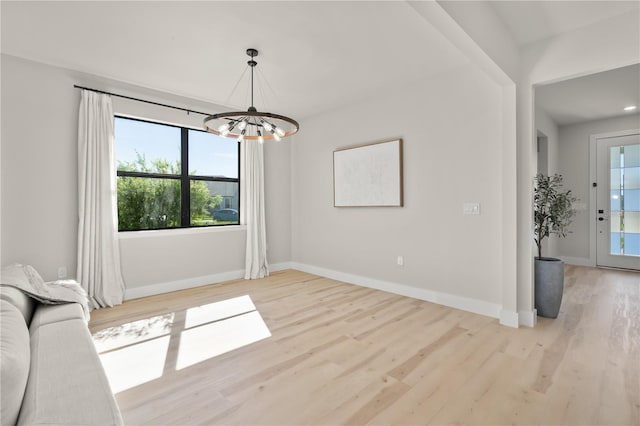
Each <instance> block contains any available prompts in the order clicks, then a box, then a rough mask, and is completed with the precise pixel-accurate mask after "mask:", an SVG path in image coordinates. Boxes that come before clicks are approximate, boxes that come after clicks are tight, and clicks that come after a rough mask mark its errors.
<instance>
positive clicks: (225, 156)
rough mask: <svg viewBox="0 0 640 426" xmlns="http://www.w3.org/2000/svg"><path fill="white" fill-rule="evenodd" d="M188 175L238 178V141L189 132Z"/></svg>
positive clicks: (199, 132)
mask: <svg viewBox="0 0 640 426" xmlns="http://www.w3.org/2000/svg"><path fill="white" fill-rule="evenodd" d="M189 174H190V175H198V176H212V177H227V178H234V179H235V178H238V141H236V140H235V139H228V138H221V137H219V136H216V135H214V134H212V133H208V132H202V131H198V130H189Z"/></svg>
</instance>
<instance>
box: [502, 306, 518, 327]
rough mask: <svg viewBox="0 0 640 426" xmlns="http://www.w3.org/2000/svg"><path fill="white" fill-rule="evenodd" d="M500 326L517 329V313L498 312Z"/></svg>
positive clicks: (503, 310)
mask: <svg viewBox="0 0 640 426" xmlns="http://www.w3.org/2000/svg"><path fill="white" fill-rule="evenodd" d="M500 324H502V325H506V326H507V327H513V328H518V326H519V325H520V318H519V315H518V313H517V312H514V311H507V310H506V309H502V310H501V311H500Z"/></svg>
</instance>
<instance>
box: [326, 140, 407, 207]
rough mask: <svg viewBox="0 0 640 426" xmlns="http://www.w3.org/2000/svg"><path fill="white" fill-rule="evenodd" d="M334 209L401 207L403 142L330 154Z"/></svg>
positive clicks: (349, 149) (389, 142)
mask: <svg viewBox="0 0 640 426" xmlns="http://www.w3.org/2000/svg"><path fill="white" fill-rule="evenodd" d="M333 182H334V206H335V207H375V206H395V207H398V206H402V139H395V140H391V141H386V142H379V143H373V144H369V145H363V146H358V147H354V148H345V149H340V150H336V151H334V152H333Z"/></svg>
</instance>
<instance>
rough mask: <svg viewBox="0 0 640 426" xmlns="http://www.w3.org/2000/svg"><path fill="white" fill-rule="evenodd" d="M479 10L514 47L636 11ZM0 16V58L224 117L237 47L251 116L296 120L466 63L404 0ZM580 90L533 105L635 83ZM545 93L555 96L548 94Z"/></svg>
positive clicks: (560, 108) (24, 10)
mask: <svg viewBox="0 0 640 426" xmlns="http://www.w3.org/2000/svg"><path fill="white" fill-rule="evenodd" d="M488 3H489V4H490V5H491V7H492V9H493V10H494V11H495V12H496V14H497V15H498V16H499V17H500V18H501V19H502V20H504V22H505V25H506V26H507V27H508V29H509V30H510V31H511V33H512V35H513V37H514V40H515V41H516V43H517V44H519V45H523V44H526V43H529V42H532V41H536V40H541V39H544V38H548V37H553V36H555V35H558V34H560V33H563V32H567V31H571V30H574V29H576V28H579V27H583V26H586V25H590V24H593V23H594V22H597V21H599V20H602V19H607V18H610V17H613V16H617V15H620V14H624V13H640V8H639V7H640V2H639V1H622V2H621V1H491V2H488ZM0 8H1V18H2V21H1V36H2V38H1V41H2V45H1V50H2V53H6V54H10V55H14V56H19V57H23V58H26V59H31V60H34V61H38V62H44V63H48V64H51V65H56V66H60V67H64V68H70V69H74V70H78V71H82V72H85V73H89V74H93V75H96V76H100V77H106V78H109V79H113V80H117V81H121V82H125V83H129V84H134V85H137V86H141V87H145V88H150V89H155V90H159V91H162V92H166V93H171V94H174V95H179V96H184V97H187V98H191V99H197V100H202V101H206V102H212V103H215V104H222V105H227V106H229V107H233V108H241V109H246V108H247V107H248V105H249V90H248V82H249V80H248V75H247V74H245V75H244V78H243V79H242V80H240V84H239V85H238V87H237V89H236V90H235V91H233V96H230V95H231V94H232V89H233V88H234V86H235V85H236V83H238V82H239V79H240V77H241V75H242V73H243V72H244V71H245V70H246V69H247V65H246V61H247V60H248V59H249V58H248V57H247V56H246V54H245V50H246V49H247V48H248V47H254V48H257V49H259V50H260V55H259V56H258V57H257V58H256V60H257V62H258V67H257V68H256V71H257V77H258V79H257V84H256V100H255V105H256V107H258V109H260V110H269V111H271V112H276V113H279V114H285V115H290V116H293V117H295V118H297V119H300V118H304V117H307V116H310V115H313V114H318V113H321V112H323V111H327V110H330V109H332V108H335V107H337V106H342V105H346V104H351V103H355V102H358V101H362V100H365V99H367V98H368V97H370V96H371V93H377V92H379V91H389V90H394V89H395V88H397V87H399V86H404V85H410V84H412V83H414V82H416V81H419V80H421V79H425V78H428V77H430V76H433V75H435V74H438V73H442V72H447V71H449V70H452V69H455V68H457V67H460V66H462V65H464V64H466V63H468V59H467V58H465V57H464V56H463V55H462V54H461V53H460V52H459V51H458V50H457V49H455V48H454V47H453V46H452V45H451V44H450V43H449V42H448V41H447V40H446V39H445V38H444V37H443V36H442V35H441V34H440V33H439V32H438V31H437V30H435V29H434V28H433V27H432V26H431V25H430V24H429V23H428V22H427V21H426V20H424V19H423V18H422V17H421V16H420V15H419V14H418V13H417V12H416V11H415V10H414V9H413V8H412V7H411V5H410V4H408V3H407V2H404V1H390V2H384V1H371V2H369V1H356V2H347V1H324V2H323V1H318V2H312V1H284V2H271V1H256V2H247V1H235V2H233V1H226V2H225V1H198V2H189V1H159V2H155V1H141V2H109V1H106V2H98V1H71V2H57V1H43V2H34V1H15V2H14V1H4V0H3V1H1V2H0ZM636 70H637V68H636ZM636 72H637V71H636ZM636 77H638V75H637V74H636ZM585 81H586V82H585V83H582V85H581V86H580V87H578V88H571V87H573V86H572V83H570V82H564V83H559V85H558V86H555V85H553V86H550V87H548V88H540V90H538V99H541V100H542V102H545V108H546V109H548V110H549V111H550V113H551V114H552V115H553V118H554V119H557V120H559V121H563V120H574V119H575V117H576V116H580V117H586V116H587V115H588V116H589V117H593V116H595V115H597V114H605V115H607V116H611V114H612V111H613V110H612V109H608V110H607V112H603V111H599V112H597V111H596V109H597V108H596V107H595V106H593V105H592V103H593V102H595V100H596V99H597V100H598V103H599V104H600V105H601V106H605V105H615V109H616V111H617V110H619V108H618V104H620V103H621V102H622V103H624V102H627V100H626V99H623V98H616V99H614V98H613V94H616V93H620V96H623V97H624V96H626V97H628V95H629V93H635V94H636V95H637V92H638V90H637V87H638V86H637V82H638V81H637V79H636V80H635V83H636V85H635V86H628V87H626V86H625V87H623V84H622V82H623V81H624V82H631V83H630V84H633V71H630V74H627V75H626V78H625V79H624V80H623V79H619V78H618V77H615V78H611V79H606V78H605V77H604V76H603V77H602V78H601V79H598V80H585ZM605 81H608V82H609V83H605ZM565 84H567V85H568V86H567V88H566V89H563V88H564V85H565ZM575 84H578V83H575ZM605 84H606V85H608V84H616V89H615V90H613V89H606V90H603V89H602V88H604V87H605ZM607 87H608V86H607ZM107 89H108V88H107ZM556 90H558V93H560V90H566V92H563V93H565V94H564V95H555V96H554V95H552V94H547V92H549V93H551V92H552V91H556ZM263 93H264V95H263ZM568 93H572V95H569V94H568ZM590 93H592V94H590ZM616 96H617V95H616ZM573 98H575V99H576V100H571V99H573ZM586 98H588V99H590V100H591V101H589V102H587V101H585V100H584V99H586ZM545 99H547V100H545ZM579 99H581V100H579ZM592 101H593V102H592ZM587 106H589V108H587V109H586V110H585V111H582V112H579V109H580V108H586V107H587ZM639 106H640V105H639ZM554 108H555V109H554ZM607 108H609V107H607ZM556 115H557V117H556ZM572 117H573V118H572Z"/></svg>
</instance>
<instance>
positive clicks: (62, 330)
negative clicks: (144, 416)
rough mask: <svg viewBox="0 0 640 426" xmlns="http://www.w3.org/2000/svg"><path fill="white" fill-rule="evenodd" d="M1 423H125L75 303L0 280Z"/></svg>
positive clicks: (83, 318) (84, 320) (78, 307)
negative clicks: (46, 299)
mask: <svg viewBox="0 0 640 426" xmlns="http://www.w3.org/2000/svg"><path fill="white" fill-rule="evenodd" d="M0 325H1V329H0V356H1V359H0V369H1V377H0V379H1V380H0V398H1V401H0V424H2V425H13V424H20V425H53V424H55V425H120V424H123V422H122V417H121V415H120V411H119V409H118V406H117V404H116V401H115V398H114V396H113V393H112V392H111V388H110V386H109V382H108V380H107V377H106V375H105V372H104V369H103V368H102V364H101V362H100V358H99V357H98V354H97V352H96V349H95V346H94V344H93V340H92V338H91V335H90V333H89V329H88V327H87V321H86V319H85V316H84V313H83V310H82V307H81V305H80V304H78V303H65V304H43V303H40V302H38V301H37V300H35V299H33V298H31V297H29V296H27V295H26V294H25V293H23V292H22V291H21V290H19V289H17V288H14V287H10V286H5V285H0Z"/></svg>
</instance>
